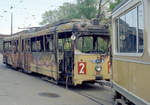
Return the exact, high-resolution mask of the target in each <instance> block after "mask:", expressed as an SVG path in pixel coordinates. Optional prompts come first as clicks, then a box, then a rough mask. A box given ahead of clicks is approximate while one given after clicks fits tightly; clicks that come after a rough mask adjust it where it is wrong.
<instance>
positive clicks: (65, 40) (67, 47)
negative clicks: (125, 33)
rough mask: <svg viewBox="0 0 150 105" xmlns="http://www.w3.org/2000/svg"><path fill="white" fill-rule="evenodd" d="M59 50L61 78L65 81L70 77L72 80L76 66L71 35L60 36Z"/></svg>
mask: <svg viewBox="0 0 150 105" xmlns="http://www.w3.org/2000/svg"><path fill="white" fill-rule="evenodd" d="M58 49H59V54H58V55H59V71H60V72H61V74H60V76H61V78H63V79H64V80H66V77H67V76H68V77H70V80H71V77H72V70H73V64H74V63H73V62H74V52H73V41H72V40H71V34H70V35H69V34H66V35H59V38H58ZM70 82H71V81H70Z"/></svg>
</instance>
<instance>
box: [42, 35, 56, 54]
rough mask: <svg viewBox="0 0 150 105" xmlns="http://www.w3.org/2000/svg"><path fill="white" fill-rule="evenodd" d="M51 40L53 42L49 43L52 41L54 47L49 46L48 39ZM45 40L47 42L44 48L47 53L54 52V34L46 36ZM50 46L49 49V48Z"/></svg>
mask: <svg viewBox="0 0 150 105" xmlns="http://www.w3.org/2000/svg"><path fill="white" fill-rule="evenodd" d="M48 37H49V38H50V39H51V40H49V41H51V44H52V47H51V46H49V45H47V38H48ZM44 40H45V42H44V48H45V50H44V51H45V52H54V48H55V47H54V35H53V34H48V35H45V36H44ZM48 46H49V47H48ZM48 48H50V49H48Z"/></svg>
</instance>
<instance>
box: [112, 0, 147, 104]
mask: <svg viewBox="0 0 150 105" xmlns="http://www.w3.org/2000/svg"><path fill="white" fill-rule="evenodd" d="M133 2H138V1H136V0H133V1H132V3H129V4H133ZM142 3H143V5H144V7H143V8H144V51H143V53H142V55H140V56H138V54H137V55H136V54H135V55H132V56H128V55H127V54H126V55H125V54H124V55H123V54H122V55H121V54H120V55H119V54H118V55H117V53H116V54H114V55H113V82H114V85H113V87H114V89H115V91H116V92H119V93H120V94H121V95H122V96H124V97H126V98H127V99H128V100H130V101H131V102H133V103H135V104H137V105H149V103H150V92H149V89H150V84H149V79H150V77H149V75H150V70H149V68H150V63H149V62H150V57H149V52H148V48H149V44H148V43H149V41H148V40H149V39H148V38H149V34H150V33H149V32H150V31H149V29H148V26H149V24H148V23H150V21H149V10H150V1H149V0H144V1H143V2H142ZM129 4H128V5H129ZM124 8H127V7H126V6H125V7H124ZM122 11H123V10H122ZM118 13H119V12H118ZM113 23H115V22H113ZM114 27H115V24H113V29H115V28H114ZM115 35H117V34H115V30H113V41H116V39H115ZM147 41H148V42H147ZM113 43H115V42H113ZM113 45H114V46H113V51H114V50H115V44H113ZM128 54H129V53H128ZM129 55H130V54H129Z"/></svg>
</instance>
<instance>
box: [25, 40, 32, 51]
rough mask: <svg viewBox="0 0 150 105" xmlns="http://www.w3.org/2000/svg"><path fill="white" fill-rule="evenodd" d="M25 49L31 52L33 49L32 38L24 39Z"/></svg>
mask: <svg viewBox="0 0 150 105" xmlns="http://www.w3.org/2000/svg"><path fill="white" fill-rule="evenodd" d="M24 51H26V52H30V51H31V40H30V39H24Z"/></svg>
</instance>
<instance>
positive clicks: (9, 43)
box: [3, 41, 11, 52]
mask: <svg viewBox="0 0 150 105" xmlns="http://www.w3.org/2000/svg"><path fill="white" fill-rule="evenodd" d="M3 49H4V52H6V51H10V50H11V42H10V41H7V42H4V45H3Z"/></svg>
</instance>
